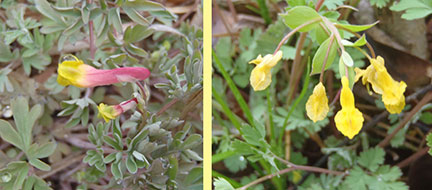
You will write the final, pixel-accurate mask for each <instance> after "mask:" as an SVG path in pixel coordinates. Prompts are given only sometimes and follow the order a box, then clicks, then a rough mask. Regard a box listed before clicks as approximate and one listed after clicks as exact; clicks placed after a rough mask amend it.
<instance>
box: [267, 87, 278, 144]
mask: <svg viewBox="0 0 432 190" xmlns="http://www.w3.org/2000/svg"><path fill="white" fill-rule="evenodd" d="M267 112H268V115H269V122H270V141H271V142H272V143H271V144H274V140H275V138H276V136H275V130H274V122H273V114H272V113H273V110H272V101H271V95H270V88H268V89H267Z"/></svg>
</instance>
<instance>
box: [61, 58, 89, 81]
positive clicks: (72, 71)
mask: <svg viewBox="0 0 432 190" xmlns="http://www.w3.org/2000/svg"><path fill="white" fill-rule="evenodd" d="M57 72H58V76H57V82H58V83H59V84H60V85H63V86H67V85H74V86H78V87H82V85H81V82H82V80H83V78H84V76H85V73H86V71H85V67H84V62H82V61H81V60H78V59H77V60H67V61H63V62H62V63H60V64H59V65H58V69H57Z"/></svg>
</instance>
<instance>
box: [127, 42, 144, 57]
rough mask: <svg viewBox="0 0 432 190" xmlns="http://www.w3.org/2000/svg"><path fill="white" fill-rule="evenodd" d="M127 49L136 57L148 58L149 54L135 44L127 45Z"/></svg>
mask: <svg viewBox="0 0 432 190" xmlns="http://www.w3.org/2000/svg"><path fill="white" fill-rule="evenodd" d="M126 49H127V51H128V52H130V53H132V54H134V55H136V56H140V57H147V56H148V53H147V52H146V51H145V50H143V49H141V48H139V47H137V46H135V45H133V44H127V45H126Z"/></svg>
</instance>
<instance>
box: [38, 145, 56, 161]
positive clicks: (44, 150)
mask: <svg viewBox="0 0 432 190" xmlns="http://www.w3.org/2000/svg"><path fill="white" fill-rule="evenodd" d="M56 147H57V144H56V143H53V142H47V143H45V144H42V145H41V146H39V147H38V151H37V152H36V154H35V155H34V157H36V158H45V157H48V156H50V155H51V154H52V153H53V152H54V150H55V149H56Z"/></svg>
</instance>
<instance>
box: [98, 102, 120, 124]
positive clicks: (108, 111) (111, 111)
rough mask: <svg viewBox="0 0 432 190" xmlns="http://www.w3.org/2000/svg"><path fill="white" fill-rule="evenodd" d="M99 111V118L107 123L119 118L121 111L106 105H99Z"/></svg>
mask: <svg viewBox="0 0 432 190" xmlns="http://www.w3.org/2000/svg"><path fill="white" fill-rule="evenodd" d="M98 110H99V113H98V117H99V118H101V117H102V118H103V119H104V120H105V122H108V121H110V120H112V119H115V118H116V117H117V116H119V115H120V113H119V111H118V110H116V109H115V107H114V106H108V105H106V104H104V103H101V104H99V106H98Z"/></svg>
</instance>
